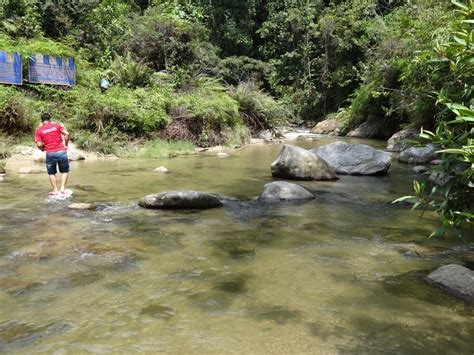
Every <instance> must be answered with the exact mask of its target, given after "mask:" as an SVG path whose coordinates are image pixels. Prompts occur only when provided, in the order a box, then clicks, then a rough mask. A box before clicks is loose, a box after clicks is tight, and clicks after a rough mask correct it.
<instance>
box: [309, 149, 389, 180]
mask: <svg viewBox="0 0 474 355" xmlns="http://www.w3.org/2000/svg"><path fill="white" fill-rule="evenodd" d="M311 152H313V153H314V154H316V155H318V156H320V157H321V158H323V159H324V160H325V161H327V162H328V164H329V165H331V166H332V167H333V168H334V169H336V172H337V173H338V174H348V175H385V174H387V172H388V169H389V168H390V164H391V160H392V156H391V154H390V153H387V152H383V151H381V150H377V149H374V148H372V147H371V146H368V145H365V144H351V143H346V142H335V143H331V144H325V145H322V146H319V147H316V148H313V149H311Z"/></svg>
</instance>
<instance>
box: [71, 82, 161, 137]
mask: <svg viewBox="0 0 474 355" xmlns="http://www.w3.org/2000/svg"><path fill="white" fill-rule="evenodd" d="M167 95H168V93H167V92H161V91H160V90H145V89H136V90H128V89H126V88H122V87H119V86H113V87H111V88H110V89H109V90H107V91H106V92H105V93H103V94H100V93H99V91H98V90H97V91H95V92H93V91H91V90H77V91H76V92H75V95H74V96H75V103H74V106H75V108H76V113H75V122H76V126H77V127H79V128H81V129H88V130H91V131H93V132H95V133H96V134H99V135H105V136H110V135H113V134H120V133H126V134H128V135H131V136H134V137H140V136H151V135H152V134H153V133H154V132H155V131H156V130H157V129H158V128H159V127H160V126H163V125H164V124H166V122H167V121H168V115H167V114H166V100H167Z"/></svg>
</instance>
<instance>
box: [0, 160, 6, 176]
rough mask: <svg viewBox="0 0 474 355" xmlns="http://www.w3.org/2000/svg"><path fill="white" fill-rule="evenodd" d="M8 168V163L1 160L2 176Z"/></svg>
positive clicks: (0, 171) (0, 172) (0, 169)
mask: <svg viewBox="0 0 474 355" xmlns="http://www.w3.org/2000/svg"><path fill="white" fill-rule="evenodd" d="M6 166H7V163H6V162H5V161H3V160H0V174H4V173H5V167H6Z"/></svg>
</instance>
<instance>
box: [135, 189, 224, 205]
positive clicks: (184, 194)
mask: <svg viewBox="0 0 474 355" xmlns="http://www.w3.org/2000/svg"><path fill="white" fill-rule="evenodd" d="M138 204H139V205H140V206H141V207H144V208H152V209H154V208H160V209H186V208H200V209H201V208H213V207H219V206H222V201H221V200H220V198H219V196H217V195H214V194H210V193H207V192H200V191H194V190H177V191H170V192H161V193H158V194H153V195H148V196H145V197H144V198H142V199H141V200H140V201H139V202H138Z"/></svg>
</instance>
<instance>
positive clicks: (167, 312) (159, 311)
mask: <svg viewBox="0 0 474 355" xmlns="http://www.w3.org/2000/svg"><path fill="white" fill-rule="evenodd" d="M140 314H146V315H149V316H152V317H153V318H158V319H160V318H161V319H169V318H172V317H174V316H175V315H176V313H175V312H174V311H173V309H172V308H170V307H167V306H162V305H160V304H152V305H151V306H148V307H145V308H143V309H142V311H141V312H140Z"/></svg>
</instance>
